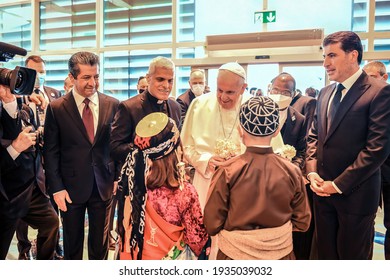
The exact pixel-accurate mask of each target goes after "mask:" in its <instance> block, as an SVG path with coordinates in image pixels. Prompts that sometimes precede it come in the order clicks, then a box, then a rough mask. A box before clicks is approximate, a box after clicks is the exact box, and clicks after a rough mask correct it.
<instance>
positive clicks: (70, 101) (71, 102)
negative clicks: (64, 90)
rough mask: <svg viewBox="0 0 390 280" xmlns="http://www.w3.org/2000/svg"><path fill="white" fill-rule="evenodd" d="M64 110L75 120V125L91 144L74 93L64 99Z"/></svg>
mask: <svg viewBox="0 0 390 280" xmlns="http://www.w3.org/2000/svg"><path fill="white" fill-rule="evenodd" d="M64 108H65V111H66V112H67V113H68V115H69V116H70V117H71V118H72V119H73V122H74V124H75V125H76V126H77V128H78V129H80V131H81V132H82V134H83V135H84V137H85V138H86V139H87V140H88V142H89V137H88V134H87V130H86V129H85V126H84V123H83V120H82V119H81V116H80V112H79V110H78V109H77V105H76V101H75V99H74V97H73V91H71V92H70V93H68V94H67V95H65V97H64Z"/></svg>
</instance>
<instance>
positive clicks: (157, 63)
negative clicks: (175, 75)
mask: <svg viewBox="0 0 390 280" xmlns="http://www.w3.org/2000/svg"><path fill="white" fill-rule="evenodd" d="M157 67H161V68H165V69H172V70H173V72H175V64H174V63H173V61H172V60H171V59H169V58H167V57H164V56H157V57H155V58H153V59H152V61H151V62H150V65H149V71H148V74H149V75H152V74H154V72H155V71H156V68H157Z"/></svg>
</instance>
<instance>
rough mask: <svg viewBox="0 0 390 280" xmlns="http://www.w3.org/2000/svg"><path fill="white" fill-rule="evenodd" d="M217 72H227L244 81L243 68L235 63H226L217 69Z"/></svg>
mask: <svg viewBox="0 0 390 280" xmlns="http://www.w3.org/2000/svg"><path fill="white" fill-rule="evenodd" d="M219 70H228V71H230V72H233V73H234V74H236V75H238V76H240V77H242V78H244V80H245V79H246V73H245V70H244V68H243V67H242V66H241V65H240V64H238V63H237V62H228V63H225V64H223V65H222V66H221V67H219Z"/></svg>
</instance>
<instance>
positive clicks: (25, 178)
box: [0, 85, 59, 260]
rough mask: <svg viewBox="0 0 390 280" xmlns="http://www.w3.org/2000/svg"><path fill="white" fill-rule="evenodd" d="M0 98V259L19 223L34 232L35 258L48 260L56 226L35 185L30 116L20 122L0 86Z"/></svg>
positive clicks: (10, 97)
mask: <svg viewBox="0 0 390 280" xmlns="http://www.w3.org/2000/svg"><path fill="white" fill-rule="evenodd" d="M0 97H1V101H2V103H3V104H2V105H3V106H2V107H7V108H5V109H4V110H1V111H2V112H1V123H2V125H1V126H2V127H5V128H6V129H4V133H3V135H2V137H1V147H0V149H1V184H0V202H1V203H0V205H1V207H0V259H5V257H6V255H7V252H8V249H9V246H10V243H11V240H12V237H13V235H14V233H15V230H16V226H17V224H18V221H19V219H21V220H23V221H24V222H26V223H27V224H29V225H30V226H32V227H33V228H36V229H38V236H37V256H36V258H37V259H41V260H50V259H53V255H54V250H55V244H56V240H57V234H58V225H59V222H58V217H57V214H56V213H55V211H54V209H53V207H52V205H51V204H50V201H49V198H48V197H47V196H46V195H45V194H44V191H42V190H41V188H40V186H39V184H38V182H37V177H36V159H37V147H36V146H35V144H36V139H37V134H36V133H35V132H33V131H32V126H27V125H28V124H29V123H28V121H29V119H30V118H31V117H32V114H31V115H30V116H26V118H24V117H23V116H22V114H23V113H24V111H23V110H21V111H20V112H18V111H17V102H16V98H15V96H13V95H12V94H11V93H10V91H9V89H8V88H6V87H4V86H1V85H0ZM39 102H44V99H40V100H39ZM39 102H38V103H39ZM42 105H43V106H44V105H45V104H42ZM22 125H23V126H24V127H25V128H24V129H23V131H21V128H22ZM2 132H3V131H2Z"/></svg>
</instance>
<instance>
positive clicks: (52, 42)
mask: <svg viewBox="0 0 390 280" xmlns="http://www.w3.org/2000/svg"><path fill="white" fill-rule="evenodd" d="M95 2H96V1H95V0H77V1H74V0H57V1H45V2H41V3H40V30H41V34H40V49H41V50H54V49H57V50H58V49H70V48H82V47H87V48H93V47H96V3H95Z"/></svg>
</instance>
